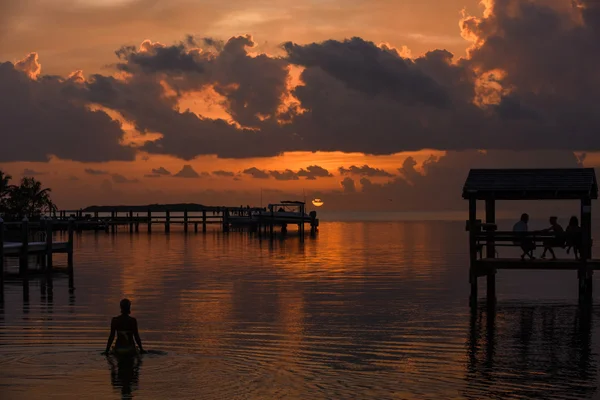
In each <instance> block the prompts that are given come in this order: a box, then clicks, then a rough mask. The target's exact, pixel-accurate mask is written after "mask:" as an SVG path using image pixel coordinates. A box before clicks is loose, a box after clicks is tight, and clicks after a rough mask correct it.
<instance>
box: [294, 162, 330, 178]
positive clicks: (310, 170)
mask: <svg viewBox="0 0 600 400" xmlns="http://www.w3.org/2000/svg"><path fill="white" fill-rule="evenodd" d="M297 175H298V176H300V177H305V178H306V179H308V180H315V179H317V178H330V177H332V176H333V174H331V173H330V172H329V171H328V170H326V169H325V168H323V167H320V166H318V165H309V166H308V167H306V169H304V168H301V169H300V170H299V171H298V173H297Z"/></svg>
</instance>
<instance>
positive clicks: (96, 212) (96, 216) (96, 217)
mask: <svg viewBox="0 0 600 400" xmlns="http://www.w3.org/2000/svg"><path fill="white" fill-rule="evenodd" d="M94 219H95V220H96V221H98V211H94Z"/></svg>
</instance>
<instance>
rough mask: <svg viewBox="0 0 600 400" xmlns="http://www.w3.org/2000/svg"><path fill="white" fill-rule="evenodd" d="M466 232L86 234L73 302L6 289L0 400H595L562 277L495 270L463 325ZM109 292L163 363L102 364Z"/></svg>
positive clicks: (593, 368) (582, 330) (349, 227)
mask: <svg viewBox="0 0 600 400" xmlns="http://www.w3.org/2000/svg"><path fill="white" fill-rule="evenodd" d="M462 228H463V224H462V223H451V222H369V223H365V222H353V223H342V222H335V223H333V222H332V223H323V224H322V226H321V232H320V233H319V235H318V236H317V237H315V238H311V237H308V236H307V237H306V239H305V240H304V241H301V240H300V239H299V237H298V236H297V235H296V234H294V233H290V234H289V235H288V237H286V238H282V237H279V236H278V237H277V238H275V239H274V240H269V239H265V238H259V237H257V236H256V235H249V234H246V233H240V232H231V233H229V234H222V233H220V232H216V231H209V232H207V233H206V234H202V233H198V234H194V233H193V232H191V233H189V234H188V235H185V234H184V233H183V232H181V231H177V230H173V232H172V233H171V234H169V235H165V234H164V233H163V232H160V231H155V232H153V233H152V235H147V234H146V233H145V232H142V233H139V234H132V235H130V234H129V233H126V232H119V233H118V234H116V235H110V234H109V235H107V234H104V233H97V234H95V233H83V234H82V235H80V236H78V237H77V241H76V258H75V260H76V267H75V274H76V275H75V285H76V289H75V291H74V293H73V294H69V292H68V290H67V286H68V282H67V280H66V278H64V277H55V278H53V279H49V280H47V279H44V278H40V279H37V278H36V279H32V281H31V282H30V283H29V296H26V297H24V296H23V288H22V286H21V284H20V283H19V282H8V283H7V284H6V288H5V300H4V303H3V304H2V308H1V309H0V370H1V371H2V374H0V390H1V391H2V400H4V399H31V398H44V399H46V398H48V397H56V398H73V397H75V398H102V399H111V398H130V397H133V398H136V397H139V398H151V399H154V398H156V399H163V398H172V397H176V398H182V399H195V398H207V399H223V398H227V399H259V398H261V399H262V398H269V399H271V398H297V399H304V398H311V399H313V398H314V399H319V398H361V399H362V398H377V399H388V398H390V399H392V398H401V399H439V398H444V399H446V398H448V399H452V398H456V399H458V398H477V399H478V398H489V397H494V398H520V399H529V398H549V399H566V398H578V399H585V398H592V397H593V395H594V394H595V388H596V386H597V379H596V376H597V354H598V350H600V349H599V347H598V337H597V336H598V335H597V334H595V330H596V329H595V327H596V322H595V320H594V318H593V313H591V312H590V311H589V310H587V311H585V310H581V309H580V308H578V307H577V305H576V304H575V301H576V285H575V282H576V278H575V277H574V276H573V274H570V273H568V272H567V273H561V272H557V273H553V274H547V275H544V276H545V280H543V281H538V283H537V284H535V285H532V283H531V282H533V281H532V280H531V279H529V277H530V275H527V274H526V273H516V274H513V273H504V271H502V272H501V273H500V274H499V278H498V297H499V299H500V300H499V303H498V306H497V307H496V308H494V309H486V308H485V307H480V308H479V309H477V311H476V312H474V313H471V312H470V310H469V308H468V279H467V269H468V264H467V254H466V251H465V250H466V243H465V242H466V236H465V235H464V234H463V233H464V232H463V230H462ZM519 274H522V275H519ZM565 282H566V283H567V284H565ZM568 283H573V285H570V284H568ZM123 296H127V297H129V298H131V299H132V300H133V310H132V311H133V315H134V316H136V317H137V318H138V321H139V325H140V328H141V336H142V340H143V341H144V344H145V347H146V348H149V349H154V350H161V351H164V352H166V353H167V354H148V355H144V356H143V357H142V361H141V363H139V364H137V363H133V364H123V363H121V364H119V363H118V361H116V360H111V359H109V360H106V359H105V358H104V357H102V356H100V354H99V353H100V351H102V349H103V347H104V345H105V341H106V338H107V335H108V324H109V322H110V318H111V317H112V316H114V315H115V314H116V313H117V312H118V301H119V300H120V298H121V297H123Z"/></svg>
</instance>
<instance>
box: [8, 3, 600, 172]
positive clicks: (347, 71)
mask: <svg viewBox="0 0 600 400" xmlns="http://www.w3.org/2000/svg"><path fill="white" fill-rule="evenodd" d="M484 4H485V5H486V6H487V9H486V10H485V12H484V14H483V16H482V17H471V16H466V17H464V18H463V20H462V21H461V29H462V34H463V37H465V38H466V39H468V40H470V41H472V48H471V49H470V51H469V55H468V57H466V58H462V59H459V58H457V57H455V56H454V55H453V54H452V53H450V52H448V51H446V50H439V49H438V50H432V51H429V52H427V53H425V54H424V55H422V56H419V57H415V58H408V57H406V52H404V51H402V52H400V51H398V50H396V49H394V48H392V47H391V46H389V45H377V44H375V43H373V42H370V41H366V40H364V39H361V38H358V37H354V38H351V39H347V40H342V41H339V40H325V41H323V42H319V43H308V44H298V43H293V42H285V43H284V44H283V46H282V49H283V51H284V53H285V54H284V56H271V55H267V54H264V53H261V52H259V51H256V52H255V53H254V52H253V51H254V50H255V42H254V40H253V39H252V38H251V37H250V36H236V37H232V38H230V39H229V40H227V41H225V42H220V41H218V40H216V39H202V38H194V37H187V38H186V39H185V40H184V41H182V42H180V43H176V44H174V45H165V44H161V43H156V42H152V41H149V40H146V41H144V42H143V43H142V44H141V46H140V47H139V48H138V47H132V46H125V47H122V48H120V49H119V50H117V51H116V56H117V58H118V61H117V63H116V68H117V69H118V71H119V72H120V73H119V74H115V75H111V76H106V75H102V74H94V75H91V76H90V77H89V78H88V79H85V77H84V76H83V74H82V73H80V72H78V73H74V74H72V75H71V76H70V77H67V78H61V77H56V76H45V75H42V74H41V72H40V71H41V66H40V62H39V60H38V58H37V55H36V54H35V53H32V54H30V55H28V56H26V57H25V58H24V59H23V60H22V61H19V62H17V63H15V64H13V63H10V62H8V63H4V64H0V93H4V94H5V95H0V121H2V123H3V127H5V129H2V130H0V140H2V142H3V143H5V145H4V146H2V147H0V161H17V160H28V161H45V160H47V159H48V157H49V155H55V156H57V157H59V158H64V159H72V160H79V161H107V160H133V158H134V152H135V149H134V148H132V147H128V146H125V145H123V139H124V133H123V129H122V127H121V124H120V123H119V122H117V121H114V120H112V119H111V118H110V117H109V115H108V114H107V113H105V112H104V111H100V110H102V109H109V110H112V111H116V112H118V113H119V114H121V115H122V116H123V118H124V119H125V120H126V121H127V122H131V123H132V124H133V126H134V127H135V129H136V130H137V131H139V132H141V133H142V135H144V134H147V133H153V134H155V133H158V134H159V135H158V138H157V139H153V140H150V137H149V136H148V141H147V142H145V143H144V144H142V145H141V147H140V148H141V149H142V150H144V151H147V152H149V153H156V154H168V155H173V156H176V157H180V158H182V159H186V160H191V159H193V158H195V157H197V156H200V155H217V156H219V157H222V158H251V157H266V156H274V155H279V154H281V153H283V152H290V151H342V152H360V153H365V154H376V155H379V154H393V153H398V152H402V151H417V150H422V149H434V150H450V151H458V150H469V149H491V150H492V149H493V150H535V149H547V150H570V151H597V150H600V136H599V135H598V134H597V132H599V131H600V114H599V113H598V112H597V110H596V108H597V106H596V105H597V104H599V103H600V76H599V75H598V73H597V69H598V65H600V44H599V43H600V18H599V17H598V15H599V13H600V12H599V11H598V5H597V3H596V2H595V1H592V0H577V1H573V2H572V5H571V2H567V1H566V0H565V1H560V0H554V1H547V0H539V1H533V0H532V1H523V0H496V1H491V0H490V1H486V2H485V3H484ZM76 68H77V66H73V69H74V70H75V69H76ZM292 70H294V71H301V73H300V79H299V84H298V85H297V86H293V85H292V83H291V82H292V79H291V74H290V71H292ZM203 91H210V92H211V93H216V96H218V97H219V99H218V100H215V101H217V102H218V103H219V105H220V106H222V108H223V109H224V110H225V112H226V113H227V114H228V115H229V116H230V117H231V118H225V119H213V118H208V117H206V116H202V115H198V114H196V112H194V111H193V110H189V109H185V106H183V104H185V102H183V99H186V98H188V97H189V96H192V97H193V96H194V95H197V94H198V93H200V92H203ZM7 93H9V94H10V95H6V94H7ZM186 96H187V97H186ZM99 106H101V107H99ZM102 107H104V108H102ZM93 110H96V111H93ZM153 138H154V136H153ZM32 143H35V146H31V144H32ZM357 168H364V166H363V167H357ZM262 172H263V176H262V177H263V178H266V177H268V176H269V175H270V176H273V177H274V178H275V179H295V177H305V178H306V179H314V178H316V177H324V176H325V175H317V174H316V173H314V172H311V171H309V170H306V172H303V171H299V172H296V175H294V174H293V173H292V172H289V171H275V172H274V173H273V174H270V172H266V171H262ZM384 172H385V171H384ZM319 173H322V172H319ZM344 173H345V174H350V175H357V176H361V177H367V178H369V177H374V176H386V175H384V173H382V172H375V171H371V172H367V171H365V172H360V173H354V172H344ZM401 173H402V174H406V173H409V171H402V172H401ZM370 174H372V175H370ZM378 174H381V175H378ZM265 175H266V176H265ZM327 176H329V175H327ZM387 177H390V176H387Z"/></svg>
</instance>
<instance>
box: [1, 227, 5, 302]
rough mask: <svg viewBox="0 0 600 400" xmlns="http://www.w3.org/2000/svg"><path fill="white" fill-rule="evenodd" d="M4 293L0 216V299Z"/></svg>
mask: <svg viewBox="0 0 600 400" xmlns="http://www.w3.org/2000/svg"><path fill="white" fill-rule="evenodd" d="M3 293H4V220H3V219H2V218H0V299H1V298H2V294H3Z"/></svg>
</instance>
